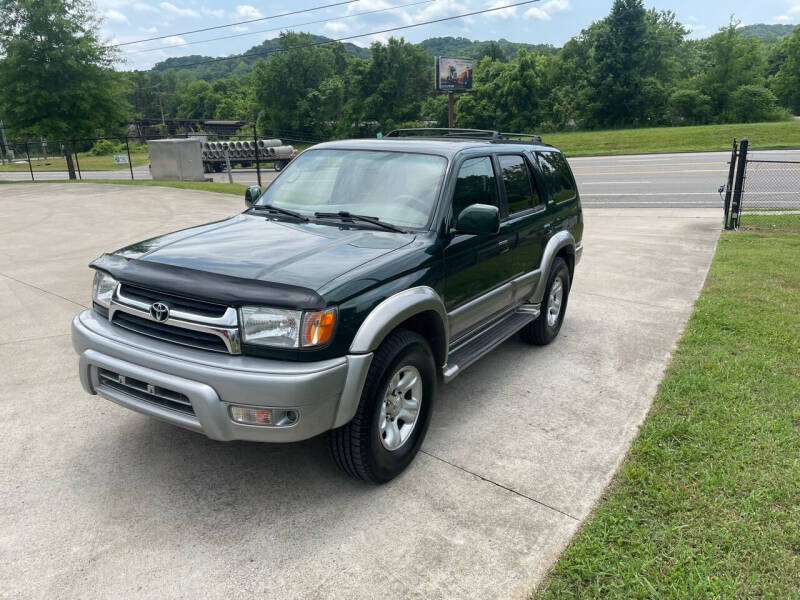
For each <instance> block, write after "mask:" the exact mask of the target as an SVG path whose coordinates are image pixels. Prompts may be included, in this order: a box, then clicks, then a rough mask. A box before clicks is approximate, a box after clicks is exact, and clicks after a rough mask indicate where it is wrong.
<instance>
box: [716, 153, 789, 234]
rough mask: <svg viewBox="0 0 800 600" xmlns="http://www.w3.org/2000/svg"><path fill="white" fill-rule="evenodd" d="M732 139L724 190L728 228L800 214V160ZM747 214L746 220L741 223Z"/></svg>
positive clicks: (767, 222) (768, 221)
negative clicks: (776, 155)
mask: <svg viewBox="0 0 800 600" xmlns="http://www.w3.org/2000/svg"><path fill="white" fill-rule="evenodd" d="M773 156H774V155H772V154H768V153H766V154H765V153H756V152H751V151H750V149H749V142H748V140H747V139H743V140H742V141H741V143H739V144H737V142H736V140H734V141H733V150H732V152H731V161H730V169H729V171H728V181H727V184H726V185H725V186H723V188H722V190H723V191H724V192H725V229H738V228H739V226H740V225H743V224H744V225H747V224H749V222H752V223H757V224H759V225H762V226H763V225H766V226H769V225H770V221H775V220H776V219H775V217H777V216H778V215H785V214H793V213H795V214H800V160H777V159H775V158H773ZM743 217H744V220H745V222H744V223H742V218H743Z"/></svg>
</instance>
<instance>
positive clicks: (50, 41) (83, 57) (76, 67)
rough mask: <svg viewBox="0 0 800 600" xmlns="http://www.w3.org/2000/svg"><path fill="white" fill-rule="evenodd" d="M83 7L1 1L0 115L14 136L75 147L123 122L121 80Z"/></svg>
mask: <svg viewBox="0 0 800 600" xmlns="http://www.w3.org/2000/svg"><path fill="white" fill-rule="evenodd" d="M92 11H93V6H92V4H90V3H89V2H88V1H87V0H0V54H3V55H5V58H4V59H3V60H0V90H2V91H3V92H2V94H0V109H1V110H2V115H3V117H4V119H5V120H6V124H7V126H8V128H9V130H10V131H11V132H13V134H15V135H36V136H44V137H48V138H51V139H65V140H71V139H78V138H82V137H90V136H94V135H96V134H98V133H107V132H115V131H118V130H119V127H120V125H121V124H122V123H123V121H124V120H125V119H127V117H128V113H129V108H130V107H129V104H128V102H127V100H126V98H125V93H126V82H127V80H126V78H125V77H124V76H123V75H121V74H120V73H117V72H115V71H114V70H113V69H112V68H111V67H112V63H113V60H114V57H115V56H114V53H113V51H112V50H111V49H110V48H109V47H108V46H104V45H103V44H102V43H101V41H100V40H99V37H98V36H99V34H98V27H99V22H98V20H97V18H96V17H95V16H94V13H93V12H92Z"/></svg>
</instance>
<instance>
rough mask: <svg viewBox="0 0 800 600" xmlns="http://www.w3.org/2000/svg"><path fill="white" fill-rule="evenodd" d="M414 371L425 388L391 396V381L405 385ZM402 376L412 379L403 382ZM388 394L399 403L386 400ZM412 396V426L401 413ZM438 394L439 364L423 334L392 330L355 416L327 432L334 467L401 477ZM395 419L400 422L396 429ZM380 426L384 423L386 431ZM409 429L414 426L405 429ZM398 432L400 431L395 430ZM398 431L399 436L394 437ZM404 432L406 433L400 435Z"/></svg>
mask: <svg viewBox="0 0 800 600" xmlns="http://www.w3.org/2000/svg"><path fill="white" fill-rule="evenodd" d="M414 372H416V375H417V376H418V379H419V384H420V386H421V389H419V390H417V389H416V388H415V387H414V386H412V387H411V388H409V389H408V390H407V391H406V393H405V394H402V396H403V398H402V399H400V398H399V397H398V396H394V395H391V394H388V393H389V392H390V390H389V389H388V388H389V387H390V385H391V384H392V383H395V382H398V381H399V383H400V386H399V387H402V386H403V385H407V384H408V383H410V382H411V381H413V375H414ZM404 377H409V378H408V379H407V380H404ZM398 378H399V379H398ZM399 387H398V389H399ZM387 395H389V396H390V397H391V398H392V399H393V400H394V401H395V402H396V404H395V403H393V402H391V401H390V402H389V403H387V402H386V398H387ZM414 395H417V396H419V398H418V399H417V400H418V402H417V410H416V419H415V421H414V423H413V424H411V425H409V424H408V423H406V422H404V420H403V419H402V417H401V415H402V414H404V410H405V408H407V407H413V404H414V402H413V396H414ZM435 396H436V367H435V362H434V359H433V353H432V352H431V349H430V346H429V345H428V343H427V342H426V341H425V338H423V337H422V336H420V335H418V334H417V333H414V332H412V331H408V330H405V329H398V330H396V331H394V332H393V333H391V334H390V335H389V336H388V337H387V338H386V339H385V340H384V342H383V343H382V344H381V345H380V347H379V348H378V350H377V351H376V352H375V356H374V357H373V359H372V364H371V365H370V368H369V372H368V373H367V378H366V381H365V383H364V389H363V391H362V393H361V400H360V401H359V404H358V409H357V410H356V414H355V416H354V417H353V419H352V420H351V421H350V422H349V423H347V424H346V425H343V426H342V427H338V428H337V429H333V430H331V431H330V433H329V443H330V450H331V454H332V455H333V460H334V462H335V463H336V465H337V466H338V467H339V468H340V469H341V470H342V471H344V472H345V473H347V474H348V475H350V476H352V477H355V478H356V479H362V480H364V481H367V482H370V483H376V484H377V483H386V482H387V481H390V480H391V479H393V478H394V477H396V476H397V475H399V474H400V473H401V472H402V471H403V470H404V469H405V468H406V467H407V466H408V465H409V464H410V463H411V461H412V460H414V457H415V456H416V455H417V451H418V450H419V448H420V446H421V445H422V440H424V439H425V434H426V433H427V431H428V424H429V423H430V418H431V413H432V410H433V402H434V397H435ZM404 402H405V403H406V405H403V403H404ZM409 410H411V408H409ZM392 412H393V413H394V416H395V418H394V419H387V418H386V415H387V413H392ZM412 412H413V411H412ZM406 414H409V413H406ZM397 417H400V418H397ZM392 423H394V424H395V425H396V426H395V427H393V426H392ZM382 424H385V425H386V427H385V429H383V430H382V428H381V425H382ZM407 427H410V429H408V430H406V428H407ZM395 430H396V431H397V432H399V433H396V434H395V433H394V432H395ZM406 431H407V433H405V432H406ZM395 435H399V436H400V437H399V438H397V439H395V437H394V436H395ZM403 435H406V437H405V438H402V436H403ZM390 438H391V439H390ZM401 438H402V439H401ZM395 442H399V445H397V447H396V448H394V449H390V448H391V447H392V446H395V445H396V444H395Z"/></svg>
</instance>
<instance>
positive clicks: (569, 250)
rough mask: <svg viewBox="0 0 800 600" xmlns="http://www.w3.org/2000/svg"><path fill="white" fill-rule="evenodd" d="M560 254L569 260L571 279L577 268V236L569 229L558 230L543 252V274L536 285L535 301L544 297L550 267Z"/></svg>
mask: <svg viewBox="0 0 800 600" xmlns="http://www.w3.org/2000/svg"><path fill="white" fill-rule="evenodd" d="M558 256H561V257H563V258H564V260H565V261H566V262H567V266H568V267H569V271H570V273H569V274H570V281H571V280H572V274H573V272H574V269H575V238H574V237H573V236H572V234H571V233H570V232H569V231H559V232H557V233H556V234H555V235H553V237H551V238H550V240H549V241H548V242H547V246H545V249H544V252H543V254H542V263H541V269H540V271H541V276H540V277H539V283H538V284H537V285H536V290H534V292H533V297H532V299H533V302H534V303H539V302H541V301H542V299H543V298H544V291H545V288H546V287H547V280H548V279H549V276H550V269H551V268H552V266H553V261H554V260H555V259H556V257H558Z"/></svg>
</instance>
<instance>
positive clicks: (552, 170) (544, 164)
mask: <svg viewBox="0 0 800 600" xmlns="http://www.w3.org/2000/svg"><path fill="white" fill-rule="evenodd" d="M536 160H537V162H538V165H539V168H540V169H541V170H542V173H543V175H544V179H545V180H546V181H547V186H548V205H549V208H548V212H550V213H551V215H552V227H553V232H556V231H561V230H564V229H568V230H570V231H572V232H573V234H574V235H575V239H576V240H579V239H580V238H581V234H582V231H577V230H576V228H582V225H581V220H580V199H579V197H578V187H577V186H576V185H575V178H574V177H573V175H572V170H571V169H570V168H569V164H568V163H567V159H566V158H565V157H564V155H563V154H562V153H561V152H559V151H557V150H547V151H545V150H537V151H536Z"/></svg>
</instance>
